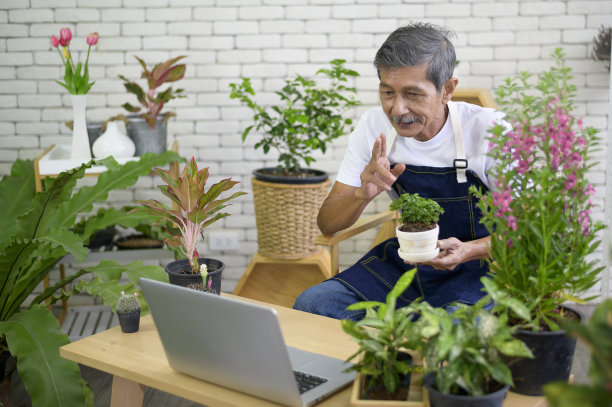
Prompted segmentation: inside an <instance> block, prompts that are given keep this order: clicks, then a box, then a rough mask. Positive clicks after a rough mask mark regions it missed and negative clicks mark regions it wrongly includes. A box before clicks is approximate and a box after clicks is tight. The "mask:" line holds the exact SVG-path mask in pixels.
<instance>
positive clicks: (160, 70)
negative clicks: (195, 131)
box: [119, 55, 186, 129]
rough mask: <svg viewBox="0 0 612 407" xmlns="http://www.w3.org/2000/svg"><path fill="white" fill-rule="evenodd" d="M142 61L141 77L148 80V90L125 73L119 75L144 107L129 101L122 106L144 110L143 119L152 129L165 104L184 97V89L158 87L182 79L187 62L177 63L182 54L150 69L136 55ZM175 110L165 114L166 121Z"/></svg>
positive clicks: (128, 108) (182, 56) (132, 110)
mask: <svg viewBox="0 0 612 407" xmlns="http://www.w3.org/2000/svg"><path fill="white" fill-rule="evenodd" d="M134 58H136V59H137V60H138V62H139V63H140V66H141V67H142V75H141V76H140V77H141V78H144V79H146V80H147V87H148V90H147V91H146V92H145V91H144V89H142V87H141V86H140V85H139V84H138V83H136V82H132V81H130V80H129V79H127V78H126V77H125V76H123V75H119V77H120V78H121V79H122V80H123V82H124V83H123V86H125V89H126V90H127V91H128V92H130V93H133V94H134V95H136V99H138V103H140V104H141V106H142V107H139V106H132V105H131V104H129V103H124V104H123V105H122V106H123V108H124V109H125V110H127V111H128V112H132V113H138V112H140V111H141V109H142V110H144V112H143V113H142V114H141V115H140V116H141V117H142V118H143V119H145V120H146V122H147V124H148V125H149V127H151V128H152V129H154V128H155V125H156V124H157V116H158V115H159V114H162V113H161V111H162V109H163V108H164V105H165V104H166V103H168V102H169V101H171V100H172V99H176V98H184V97H185V96H184V95H183V89H176V90H173V89H172V87H171V86H170V87H168V88H166V89H165V90H163V91H162V92H157V88H159V87H160V86H162V85H163V84H165V83H166V82H176V81H178V80H180V79H183V77H184V76H185V69H186V65H185V64H177V62H178V61H179V60H180V59H182V58H185V56H184V55H181V56H179V57H176V58H171V59H169V60H167V61H165V62H160V63H158V64H156V65H155V66H154V67H153V69H151V70H149V69H148V68H147V64H146V63H145V62H144V61H143V60H142V59H140V58H138V57H134ZM174 115H175V114H174V113H173V112H166V113H164V114H163V116H164V118H163V121H164V122H166V121H167V120H168V119H169V118H170V117H171V116H174Z"/></svg>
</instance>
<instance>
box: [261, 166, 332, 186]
mask: <svg viewBox="0 0 612 407" xmlns="http://www.w3.org/2000/svg"><path fill="white" fill-rule="evenodd" d="M253 175H254V176H255V178H256V179H258V180H260V181H265V182H272V183H276V184H301V185H303V184H317V183H319V182H323V181H325V180H326V179H327V178H328V175H327V173H326V172H325V171H321V170H312V169H309V168H308V169H303V170H302V172H300V173H299V174H298V175H295V176H286V175H283V174H282V173H279V172H278V171H277V170H276V167H269V168H259V169H257V170H255V171H253Z"/></svg>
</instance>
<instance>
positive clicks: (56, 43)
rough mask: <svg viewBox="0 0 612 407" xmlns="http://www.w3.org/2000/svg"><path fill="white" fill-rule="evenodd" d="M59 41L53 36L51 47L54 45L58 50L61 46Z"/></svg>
mask: <svg viewBox="0 0 612 407" xmlns="http://www.w3.org/2000/svg"><path fill="white" fill-rule="evenodd" d="M59 43H60V42H59V40H58V39H57V37H56V36H55V35H52V36H51V45H53V46H54V47H55V48H57V47H58V46H59Z"/></svg>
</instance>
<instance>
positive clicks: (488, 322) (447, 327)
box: [409, 297, 531, 406]
mask: <svg viewBox="0 0 612 407" xmlns="http://www.w3.org/2000/svg"><path fill="white" fill-rule="evenodd" d="M489 301H490V298H488V297H484V298H482V299H481V300H479V301H478V303H476V304H475V305H471V306H470V305H466V304H460V303H457V304H456V306H457V309H456V311H454V312H452V313H449V312H448V311H447V310H445V309H444V308H433V307H432V306H431V305H429V304H428V303H426V302H421V303H416V304H411V305H410V306H409V308H412V309H413V312H415V314H417V315H418V316H419V318H418V320H417V321H416V322H415V324H414V328H413V331H412V332H411V333H409V335H413V336H416V337H418V340H419V344H418V345H417V346H416V348H417V350H418V351H419V352H420V353H421V354H422V355H423V359H424V364H425V366H426V369H425V370H426V373H427V374H426V380H425V382H426V386H427V387H428V388H430V387H433V388H434V389H435V390H437V391H438V392H440V393H443V394H452V395H467V396H482V395H485V394H490V393H493V392H495V391H497V390H499V389H500V388H502V387H504V385H511V384H512V375H511V373H510V370H509V369H508V367H507V366H506V365H505V364H504V362H503V361H502V359H501V357H500V356H501V355H502V354H503V355H508V356H522V357H531V352H530V350H529V348H527V346H526V345H525V344H524V343H523V342H521V341H520V340H518V339H516V338H514V337H513V335H512V334H513V332H514V330H515V329H516V328H515V327H511V326H510V325H508V323H507V316H506V315H500V316H496V315H494V314H492V313H490V312H488V311H487V310H485V309H484V306H485V305H486V304H487V303H488V302H489ZM506 390H507V387H506ZM429 395H430V400H432V403H433V404H432V405H435V403H434V402H433V400H434V398H435V397H436V396H435V395H434V394H432V392H431V391H430V393H429ZM501 401H503V396H502V397H501ZM501 401H500V404H499V405H500V406H501Z"/></svg>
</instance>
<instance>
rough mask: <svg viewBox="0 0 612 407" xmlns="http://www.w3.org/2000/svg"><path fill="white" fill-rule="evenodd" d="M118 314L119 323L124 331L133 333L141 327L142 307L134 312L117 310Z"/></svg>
mask: <svg viewBox="0 0 612 407" xmlns="http://www.w3.org/2000/svg"><path fill="white" fill-rule="evenodd" d="M117 316H118V317H119V325H121V331H122V332H124V333H126V334H131V333H133V332H136V331H138V328H140V308H139V309H138V311H134V312H125V313H123V312H117Z"/></svg>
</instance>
